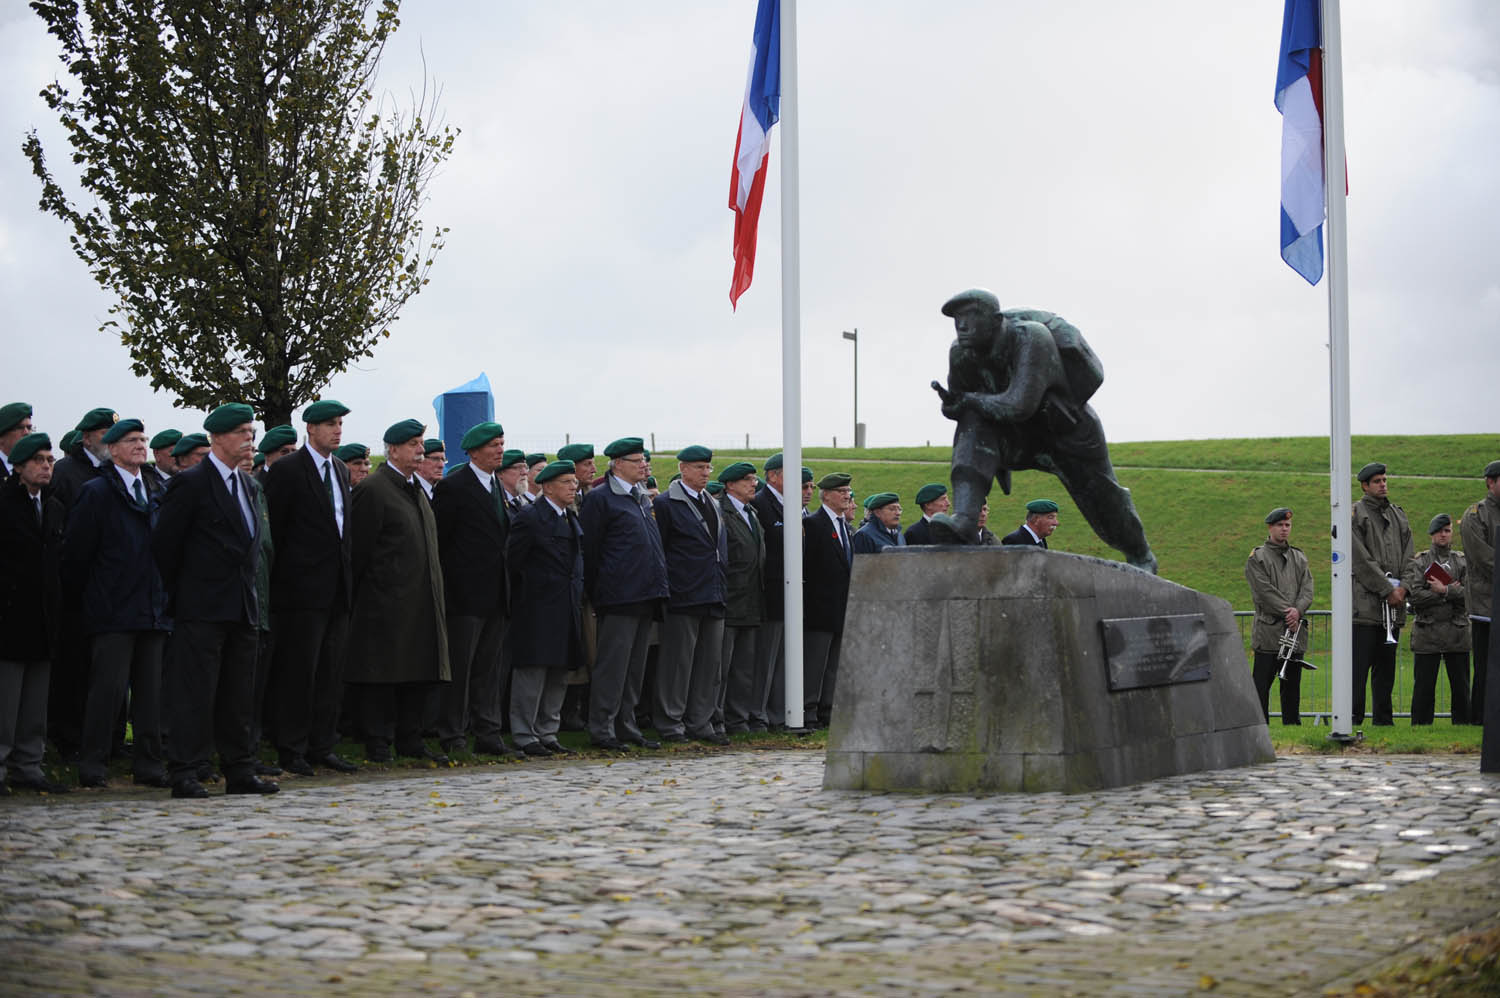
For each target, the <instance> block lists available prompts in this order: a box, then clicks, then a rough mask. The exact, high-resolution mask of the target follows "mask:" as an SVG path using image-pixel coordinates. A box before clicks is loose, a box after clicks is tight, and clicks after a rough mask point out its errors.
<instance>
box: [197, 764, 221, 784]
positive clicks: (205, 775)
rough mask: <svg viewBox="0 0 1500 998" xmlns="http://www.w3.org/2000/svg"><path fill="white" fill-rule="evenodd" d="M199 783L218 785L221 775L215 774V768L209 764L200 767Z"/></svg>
mask: <svg viewBox="0 0 1500 998" xmlns="http://www.w3.org/2000/svg"><path fill="white" fill-rule="evenodd" d="M198 782H199V783H218V782H219V774H218V773H215V772H214V767H213V766H211V765H209V764H208V763H204V764H203V765H201V766H199V767H198Z"/></svg>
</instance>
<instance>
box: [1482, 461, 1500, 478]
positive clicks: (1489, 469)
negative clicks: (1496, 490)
mask: <svg viewBox="0 0 1500 998" xmlns="http://www.w3.org/2000/svg"><path fill="white" fill-rule="evenodd" d="M1484 477H1485V478H1500V461H1491V462H1490V463H1489V464H1487V465H1485V466H1484Z"/></svg>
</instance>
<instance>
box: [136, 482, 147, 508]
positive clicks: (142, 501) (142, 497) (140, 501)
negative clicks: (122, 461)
mask: <svg viewBox="0 0 1500 998" xmlns="http://www.w3.org/2000/svg"><path fill="white" fill-rule="evenodd" d="M135 504H136V505H137V506H139V507H140V508H141V509H145V508H146V490H145V488H144V487H143V486H142V485H141V480H140V479H139V478H137V479H136V480H135Z"/></svg>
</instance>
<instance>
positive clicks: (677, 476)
mask: <svg viewBox="0 0 1500 998" xmlns="http://www.w3.org/2000/svg"><path fill="white" fill-rule="evenodd" d="M680 481H682V472H680V471H679V472H677V473H676V474H675V475H673V476H672V477H671V478H669V479H667V484H668V485H671V484H672V483H673V482H680Z"/></svg>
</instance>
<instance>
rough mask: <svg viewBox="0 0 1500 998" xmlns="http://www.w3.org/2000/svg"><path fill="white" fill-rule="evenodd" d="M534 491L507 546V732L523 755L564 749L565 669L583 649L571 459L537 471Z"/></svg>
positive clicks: (574, 480)
mask: <svg viewBox="0 0 1500 998" xmlns="http://www.w3.org/2000/svg"><path fill="white" fill-rule="evenodd" d="M535 481H536V483H537V484H538V485H540V486H541V489H542V491H541V496H540V498H538V499H537V500H536V501H535V502H532V503H531V504H529V505H527V506H526V507H525V508H524V509H522V510H521V512H520V513H518V514H516V517H515V519H514V521H512V524H511V531H510V538H509V542H508V547H507V551H506V559H507V561H508V562H509V568H510V576H511V593H512V596H511V617H512V620H513V621H514V623H513V624H512V626H511V631H510V642H511V651H512V654H513V656H514V663H513V669H512V672H511V688H510V730H511V733H512V736H513V737H514V738H515V740H516V745H518V746H519V747H520V749H521V751H523V752H525V753H526V754H527V755H533V756H549V755H571V754H572V750H571V749H568V748H565V747H564V746H563V744H562V743H561V742H559V741H558V740H557V732H558V729H559V728H560V727H561V724H562V702H563V696H564V694H565V693H566V692H567V675H568V670H569V669H571V668H573V667H574V666H575V665H576V664H577V663H578V662H579V661H580V660H581V658H582V655H583V628H582V618H581V613H582V603H583V529H582V528H581V527H580V526H579V524H578V515H577V514H576V513H574V512H573V497H574V495H575V494H576V493H577V491H578V476H577V475H576V474H574V472H573V462H572V461H553V462H552V463H551V464H548V465H546V466H545V467H543V468H542V469H540V470H539V471H538V472H537V473H536V477H535Z"/></svg>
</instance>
